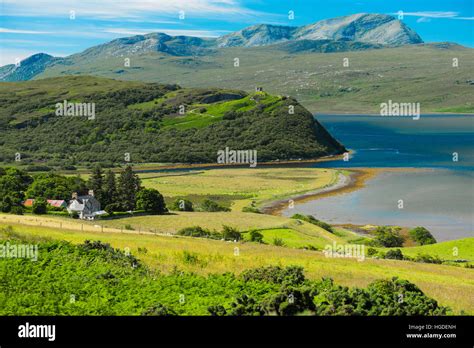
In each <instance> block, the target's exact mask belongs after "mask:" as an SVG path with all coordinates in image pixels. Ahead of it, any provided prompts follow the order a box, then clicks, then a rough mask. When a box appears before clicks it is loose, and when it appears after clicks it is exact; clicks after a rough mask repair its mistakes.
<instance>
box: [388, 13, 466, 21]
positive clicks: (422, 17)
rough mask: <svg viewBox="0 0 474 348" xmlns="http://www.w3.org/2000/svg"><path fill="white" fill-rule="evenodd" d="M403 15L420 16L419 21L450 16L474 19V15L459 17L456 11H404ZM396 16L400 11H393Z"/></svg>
mask: <svg viewBox="0 0 474 348" xmlns="http://www.w3.org/2000/svg"><path fill="white" fill-rule="evenodd" d="M402 13H403V16H408V17H410V16H411V17H420V18H419V19H417V21H416V22H417V23H423V22H430V21H431V19H430V18H448V19H461V20H473V19H474V17H458V16H459V12H454V11H417V12H403V11H402ZM391 14H392V15H394V16H398V15H399V13H398V12H397V13H391Z"/></svg>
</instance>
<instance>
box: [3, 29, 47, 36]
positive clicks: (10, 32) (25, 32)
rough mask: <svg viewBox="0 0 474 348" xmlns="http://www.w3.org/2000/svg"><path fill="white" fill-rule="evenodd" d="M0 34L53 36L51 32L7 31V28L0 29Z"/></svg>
mask: <svg viewBox="0 0 474 348" xmlns="http://www.w3.org/2000/svg"><path fill="white" fill-rule="evenodd" d="M0 33H8V34H32V35H41V34H53V32H50V31H37V30H17V29H8V28H0Z"/></svg>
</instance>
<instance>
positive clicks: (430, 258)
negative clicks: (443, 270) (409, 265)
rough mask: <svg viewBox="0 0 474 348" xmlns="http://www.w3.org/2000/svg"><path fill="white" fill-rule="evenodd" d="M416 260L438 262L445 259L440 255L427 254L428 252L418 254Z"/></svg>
mask: <svg viewBox="0 0 474 348" xmlns="http://www.w3.org/2000/svg"><path fill="white" fill-rule="evenodd" d="M414 261H416V262H424V263H436V264H441V263H443V260H441V259H440V258H439V257H437V256H431V255H427V254H418V255H416V256H415V259H414Z"/></svg>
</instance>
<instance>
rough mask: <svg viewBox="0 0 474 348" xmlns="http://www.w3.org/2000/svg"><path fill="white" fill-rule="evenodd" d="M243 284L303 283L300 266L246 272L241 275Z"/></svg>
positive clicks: (302, 272)
mask: <svg viewBox="0 0 474 348" xmlns="http://www.w3.org/2000/svg"><path fill="white" fill-rule="evenodd" d="M241 277H242V279H243V280H244V281H245V282H248V281H263V282H267V283H273V284H289V285H299V284H302V283H303V282H304V281H305V276H304V270H303V267H301V266H288V267H285V268H283V267H281V266H267V267H260V268H254V269H249V270H246V271H244V272H243V273H242V275H241Z"/></svg>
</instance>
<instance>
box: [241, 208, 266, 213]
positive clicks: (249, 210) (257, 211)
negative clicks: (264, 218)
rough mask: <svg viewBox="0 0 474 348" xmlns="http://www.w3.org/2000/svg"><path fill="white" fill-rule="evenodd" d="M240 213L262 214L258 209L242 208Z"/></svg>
mask: <svg viewBox="0 0 474 348" xmlns="http://www.w3.org/2000/svg"><path fill="white" fill-rule="evenodd" d="M242 212H244V213H255V214H262V212H261V211H260V210H258V208H255V207H243V208H242Z"/></svg>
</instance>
